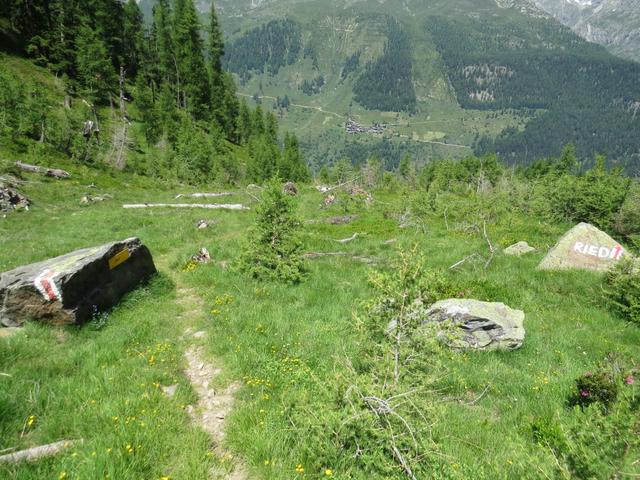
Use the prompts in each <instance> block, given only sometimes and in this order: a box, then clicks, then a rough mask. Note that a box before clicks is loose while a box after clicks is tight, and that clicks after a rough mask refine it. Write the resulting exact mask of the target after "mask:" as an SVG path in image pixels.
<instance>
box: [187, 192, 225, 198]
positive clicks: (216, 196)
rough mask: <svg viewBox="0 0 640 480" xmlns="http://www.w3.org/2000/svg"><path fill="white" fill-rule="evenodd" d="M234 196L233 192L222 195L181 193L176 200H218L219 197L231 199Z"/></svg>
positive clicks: (222, 193)
mask: <svg viewBox="0 0 640 480" xmlns="http://www.w3.org/2000/svg"><path fill="white" fill-rule="evenodd" d="M231 195H233V193H231V192H221V193H179V194H178V195H176V198H218V197H230V196H231Z"/></svg>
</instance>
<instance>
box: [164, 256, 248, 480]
mask: <svg viewBox="0 0 640 480" xmlns="http://www.w3.org/2000/svg"><path fill="white" fill-rule="evenodd" d="M159 263H162V264H163V265H166V262H163V261H162V260H161V261H160V262H159ZM163 270H165V271H170V269H168V268H167V269H163ZM171 276H172V278H173V280H174V282H175V283H176V293H177V303H178V305H179V306H180V310H181V313H180V315H179V316H178V320H179V321H180V323H181V324H182V325H183V326H184V327H185V331H184V334H183V335H182V340H183V341H184V344H185V353H184V357H185V361H186V368H185V371H184V373H185V376H186V377H187V378H188V379H189V382H190V383H191V386H192V387H193V389H194V390H195V392H196V393H197V394H198V403H197V405H195V406H193V405H188V406H187V412H188V413H189V415H190V416H191V419H192V421H193V423H194V424H195V425H197V426H198V427H200V428H202V429H203V430H204V431H205V432H207V433H208V434H209V436H210V437H211V440H212V443H213V453H214V454H215V455H216V457H217V458H218V459H219V460H220V462H219V464H218V465H216V466H214V467H213V468H212V469H211V472H210V475H209V477H210V478H211V479H212V480H249V479H250V476H249V475H248V473H247V468H246V467H245V466H244V465H243V464H242V462H239V461H238V460H237V459H235V458H234V457H233V455H232V454H231V452H229V451H228V450H226V449H225V447H224V438H225V422H226V419H227V417H228V415H229V414H230V413H231V410H232V409H233V404H234V400H235V397H234V395H235V393H236V392H237V391H238V390H239V388H240V384H239V383H237V382H236V383H232V384H231V385H229V386H227V387H226V388H225V389H223V390H216V389H215V388H214V387H213V384H214V383H215V379H216V377H218V376H219V375H220V374H221V373H222V367H221V366H220V365H219V364H216V361H215V359H213V360H212V359H209V358H207V356H206V354H205V351H204V347H203V346H202V343H203V341H204V340H206V338H207V333H206V332H204V331H195V330H194V327H195V326H196V325H197V324H198V320H200V317H202V315H203V312H204V306H205V305H204V302H203V300H202V298H201V297H200V295H198V292H197V291H195V290H194V289H192V288H189V287H188V286H186V285H184V284H183V283H182V281H181V279H180V277H179V275H171Z"/></svg>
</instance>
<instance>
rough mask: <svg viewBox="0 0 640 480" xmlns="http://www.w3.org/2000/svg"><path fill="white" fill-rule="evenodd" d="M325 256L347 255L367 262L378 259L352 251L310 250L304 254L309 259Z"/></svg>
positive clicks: (373, 261) (303, 256)
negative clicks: (352, 253) (351, 252)
mask: <svg viewBox="0 0 640 480" xmlns="http://www.w3.org/2000/svg"><path fill="white" fill-rule="evenodd" d="M323 257H347V258H350V259H352V260H356V261H358V262H362V263H367V264H371V263H376V261H375V260H374V259H373V258H369V257H361V256H358V255H351V254H350V253H346V252H309V253H303V254H302V258H307V259H315V258H323Z"/></svg>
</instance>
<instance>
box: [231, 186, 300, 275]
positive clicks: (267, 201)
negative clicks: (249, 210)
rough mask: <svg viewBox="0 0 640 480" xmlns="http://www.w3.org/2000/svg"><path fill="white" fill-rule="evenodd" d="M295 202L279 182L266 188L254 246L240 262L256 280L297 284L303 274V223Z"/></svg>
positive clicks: (252, 243)
mask: <svg viewBox="0 0 640 480" xmlns="http://www.w3.org/2000/svg"><path fill="white" fill-rule="evenodd" d="M294 210H295V205H294V200H293V198H292V197H291V196H289V195H286V194H285V193H283V191H282V185H281V184H280V182H279V181H278V180H276V179H274V180H271V181H270V182H269V183H268V184H267V185H266V187H265V190H264V192H263V195H262V199H261V201H260V204H259V206H258V215H257V219H256V224H255V227H254V229H253V232H252V233H251V243H250V244H249V248H248V249H247V251H246V252H245V254H244V255H243V257H242V259H241V268H242V270H243V271H245V272H247V273H249V274H251V276H253V277H254V278H259V279H263V280H279V281H283V282H287V283H297V282H299V281H300V280H302V277H303V274H304V268H303V262H302V258H301V256H300V248H301V243H300V240H299V238H298V233H299V230H300V227H301V222H300V220H298V218H297V217H296V215H295V212H294Z"/></svg>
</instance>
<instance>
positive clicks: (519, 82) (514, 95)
mask: <svg viewBox="0 0 640 480" xmlns="http://www.w3.org/2000/svg"><path fill="white" fill-rule="evenodd" d="M548 25H549V24H548V22H535V21H532V24H531V25H529V26H524V25H522V24H521V23H513V24H511V23H508V22H502V23H496V22H491V23H490V22H485V21H481V20H477V21H476V20H470V19H467V20H450V19H445V18H440V17H432V18H430V19H429V21H428V23H427V29H428V30H429V32H430V33H431V35H432V37H433V40H434V42H435V43H436V46H437V48H438V50H439V52H440V53H441V55H442V58H443V60H444V63H445V66H446V71H447V73H448V76H449V78H450V80H451V82H452V84H453V86H454V88H455V91H456V94H457V98H458V102H459V103H460V104H461V105H462V106H463V107H464V108H473V109H490V110H502V109H509V108H512V109H520V110H521V111H523V112H526V111H527V110H545V112H543V113H541V114H540V115H539V116H538V117H537V118H536V119H535V120H533V121H532V122H531V123H529V124H528V125H527V127H526V129H525V130H524V131H522V132H519V131H517V130H515V129H508V130H505V131H504V132H503V133H502V134H501V135H500V136H499V137H498V138H497V139H496V140H495V141H494V140H493V139H489V138H483V139H480V141H479V142H478V145H477V150H478V152H479V153H486V152H488V151H496V152H498V153H499V154H500V155H501V156H502V157H504V158H505V159H506V160H508V161H511V162H516V163H520V162H524V163H529V162H531V161H533V160H535V159H537V158H541V157H545V156H549V155H553V154H554V153H556V152H558V151H559V150H560V148H561V147H562V145H563V144H565V143H568V142H572V143H575V144H576V145H578V146H579V153H580V154H581V155H583V156H592V155H593V154H594V153H596V152H608V153H609V154H610V156H611V157H612V158H617V159H623V161H626V162H631V161H632V160H634V159H637V157H638V154H639V152H640V138H638V136H637V135H635V134H633V133H632V132H634V131H637V129H638V127H640V118H638V117H637V116H636V115H635V105H636V104H637V101H638V99H640V65H639V64H636V63H633V62H629V61H626V60H622V59H619V58H616V57H613V56H611V55H609V54H607V53H606V52H605V50H604V49H603V48H602V47H598V46H595V45H593V44H589V43H586V42H583V41H581V40H579V39H577V38H576V37H572V36H571V34H570V32H568V31H567V30H566V29H563V28H559V27H558V28H555V29H554V28H551V27H549V26H548ZM541 29H542V31H543V32H544V33H545V35H540V33H539V32H540V31H541ZM568 86H570V87H568Z"/></svg>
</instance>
